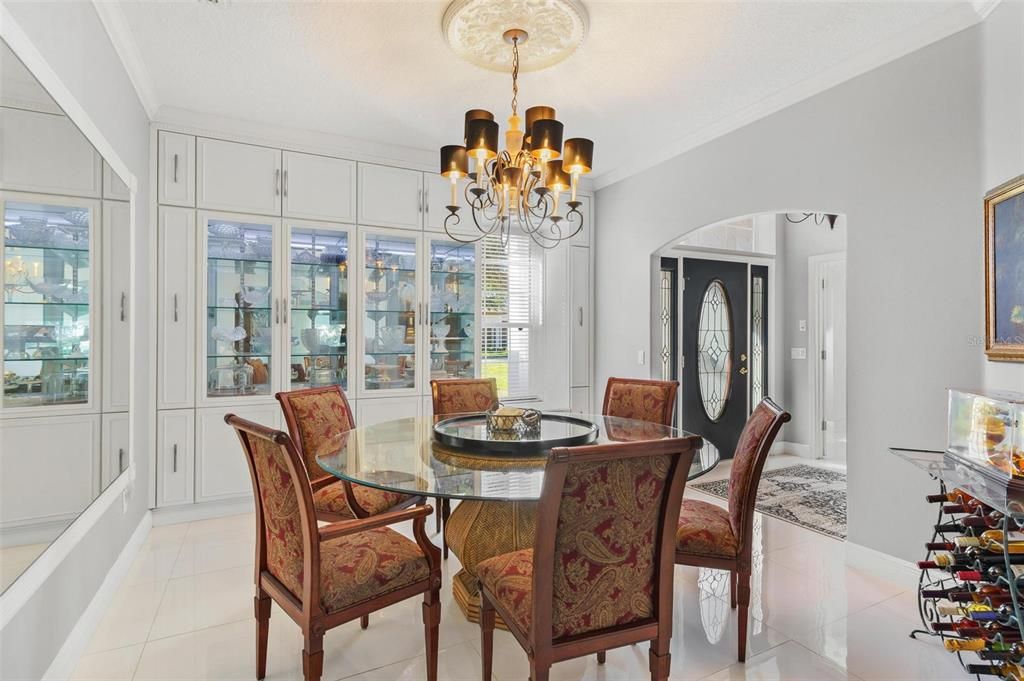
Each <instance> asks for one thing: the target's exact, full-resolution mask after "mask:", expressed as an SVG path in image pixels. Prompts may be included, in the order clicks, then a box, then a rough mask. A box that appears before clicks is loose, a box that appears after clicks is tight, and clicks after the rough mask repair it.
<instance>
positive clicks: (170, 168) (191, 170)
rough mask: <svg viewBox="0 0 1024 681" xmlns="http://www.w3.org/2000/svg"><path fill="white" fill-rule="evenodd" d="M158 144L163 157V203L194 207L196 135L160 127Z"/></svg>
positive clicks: (160, 185)
mask: <svg viewBox="0 0 1024 681" xmlns="http://www.w3.org/2000/svg"><path fill="white" fill-rule="evenodd" d="M157 144H158V146H159V157H160V160H159V166H160V167H159V169H158V172H159V175H160V177H159V178H158V181H159V183H160V184H159V191H158V193H159V195H160V203H166V204H170V205H172V206H190V207H191V206H195V205H196V138H195V137H193V136H192V135H182V134H180V133H176V132H164V131H162V130H161V131H160V132H159V133H158V135H157Z"/></svg>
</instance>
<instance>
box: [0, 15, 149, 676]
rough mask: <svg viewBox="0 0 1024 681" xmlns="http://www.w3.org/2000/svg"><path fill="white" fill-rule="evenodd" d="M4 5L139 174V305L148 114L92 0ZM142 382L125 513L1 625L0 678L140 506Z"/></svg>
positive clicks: (74, 612)
mask: <svg viewBox="0 0 1024 681" xmlns="http://www.w3.org/2000/svg"><path fill="white" fill-rule="evenodd" d="M5 7H7V9H8V10H9V11H10V12H11V14H12V15H13V16H14V19H15V21H16V22H17V24H18V25H19V26H20V27H21V29H22V30H24V31H25V32H26V33H27V34H28V36H29V38H30V39H31V41H32V43H33V44H34V45H35V47H36V48H37V49H38V50H39V51H40V52H41V53H42V55H43V57H44V58H45V59H46V61H47V63H48V64H49V66H50V67H51V68H52V69H53V70H54V71H55V72H56V73H57V75H58V76H59V77H60V79H61V81H62V82H63V84H64V85H65V86H67V87H68V89H69V90H70V91H71V93H72V95H73V96H74V98H75V99H76V100H77V101H78V103H79V104H80V105H82V107H83V108H84V109H85V110H86V111H87V112H88V115H89V116H90V118H91V119H92V120H93V122H94V123H95V124H96V125H97V126H98V127H99V129H100V131H101V133H102V134H103V136H104V137H105V138H106V140H107V141H108V142H109V143H110V144H111V145H112V146H113V147H114V149H115V150H116V152H117V154H118V155H119V156H120V157H121V158H122V159H123V160H124V162H125V163H127V164H128V166H129V168H130V169H131V172H133V173H134V174H135V176H136V178H137V179H138V182H139V191H138V194H137V197H136V206H137V208H136V225H135V227H136V243H135V257H136V263H138V265H139V267H138V269H137V271H136V276H135V281H134V296H135V299H136V301H138V302H139V303H140V309H142V310H144V309H145V307H146V304H145V301H148V299H149V289H148V281H147V279H148V278H147V277H146V271H147V270H146V266H145V263H146V262H147V259H148V252H149V217H148V206H149V194H148V190H149V119H148V117H147V116H146V113H145V110H144V109H143V108H142V105H141V104H140V103H139V100H138V98H137V96H136V94H135V90H134V88H133V87H132V84H131V82H130V80H129V78H128V75H127V73H126V72H125V70H124V67H123V66H122V64H121V61H120V58H119V57H118V56H117V53H116V52H115V51H114V48H113V46H112V45H111V43H110V39H109V38H108V36H107V33H106V30H105V29H104V28H103V25H102V24H101V23H100V21H99V17H98V16H97V15H96V11H95V9H94V7H93V5H92V3H89V2H79V3H56V4H54V3H7V4H5ZM149 328H150V322H149V319H148V316H147V315H145V314H140V315H136V316H135V318H134V320H133V333H134V334H135V337H136V342H137V346H138V352H137V354H136V363H135V365H134V366H133V367H132V368H133V370H134V371H135V372H138V373H137V375H139V376H143V377H146V376H147V375H148V374H147V372H148V366H149V355H148V348H149V347H150V345H151V342H150V341H151V337H150V335H149ZM140 385H141V388H142V390H141V391H139V394H136V395H135V400H136V401H135V403H134V404H133V405H132V409H133V410H134V411H135V413H136V414H137V415H138V416H139V417H140V418H136V420H135V424H136V429H135V433H134V440H133V450H134V451H133V456H134V459H135V464H136V466H137V476H136V482H135V487H134V494H133V496H132V498H131V500H130V501H129V506H128V509H127V511H126V512H122V509H121V504H120V503H117V504H115V505H114V506H113V507H112V508H111V509H110V510H109V511H108V512H107V513H105V514H104V515H103V516H102V517H101V519H100V520H99V521H98V522H97V523H96V524H95V525H94V526H93V527H92V529H91V530H90V531H89V532H88V534H87V535H86V536H85V537H84V538H83V539H82V541H81V542H80V543H79V544H78V546H77V547H76V548H75V549H74V550H73V551H72V552H71V553H70V554H69V555H68V557H67V558H66V559H65V560H64V561H63V562H62V563H61V565H60V566H59V567H58V568H57V570H56V571H55V572H54V573H53V574H52V575H51V576H50V578H49V579H48V580H47V581H46V583H45V584H44V585H43V587H42V588H41V589H40V590H39V591H38V592H37V593H36V595H35V596H34V597H33V598H32V599H31V600H30V601H29V602H28V603H26V604H25V606H24V607H23V608H22V609H21V610H20V611H19V613H18V614H17V615H16V616H15V617H14V619H12V620H11V621H10V623H8V625H7V626H6V627H5V628H4V629H3V631H0V650H2V651H3V655H2V656H0V678H3V679H5V680H6V679H10V680H11V681H14V680H15V679H32V680H35V679H39V678H42V675H43V673H44V672H45V671H46V669H47V668H48V667H49V666H50V663H51V662H52V660H53V658H54V656H55V655H56V654H57V652H58V651H59V650H60V647H61V646H62V645H63V643H64V640H65V639H66V637H67V635H68V634H69V633H70V631H71V629H72V628H73V627H74V625H75V624H76V623H77V621H78V618H79V616H80V615H81V614H82V612H83V611H84V610H85V608H86V607H87V606H88V604H89V602H90V601H91V600H92V598H93V596H94V594H95V593H96V590H97V589H98V588H99V586H100V584H102V582H103V579H104V578H105V577H106V575H107V572H108V571H109V570H110V567H111V565H112V564H113V562H114V561H115V560H116V558H117V556H118V554H119V553H120V552H121V550H122V549H123V548H124V546H125V543H126V542H127V540H128V538H129V537H130V536H131V534H132V532H133V531H134V530H135V528H136V527H137V526H138V524H139V522H140V520H141V519H142V517H143V516H144V515H145V513H146V511H147V508H148V506H149V504H148V498H147V496H148V487H147V483H146V481H147V480H148V479H149V475H150V473H149V462H150V461H151V459H152V451H151V450H152V442H153V441H154V435H153V431H152V428H153V425H152V421H151V420H150V419H149V418H148V415H150V414H153V413H155V405H154V403H153V391H152V388H151V386H152V385H153V383H152V380H151V379H150V380H143V381H142V382H141V384H140Z"/></svg>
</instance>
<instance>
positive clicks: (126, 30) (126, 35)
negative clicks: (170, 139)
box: [92, 0, 160, 120]
mask: <svg viewBox="0 0 1024 681" xmlns="http://www.w3.org/2000/svg"><path fill="white" fill-rule="evenodd" d="M92 4H93V7H95V8H96V14H97V15H99V18H100V23H102V24H103V28H104V29H106V31H107V35H108V36H109V37H110V42H111V44H112V45H113V46H114V51H115V52H117V56H118V57H120V58H121V63H122V64H123V65H124V70H125V71H127V72H128V78H129V80H131V82H132V86H133V87H134V88H135V93H136V94H137V95H138V96H139V101H140V102H141V103H142V108H143V109H145V110H146V115H147V116H149V119H150V120H153V116H155V115H156V112H157V111H158V110H159V109H160V100H159V98H158V97H157V96H156V89H155V88H154V87H153V81H152V79H151V78H150V76H149V71H148V70H147V69H146V63H145V62H144V61H143V60H142V53H141V52H140V51H139V46H138V44H137V43H136V42H135V37H134V36H133V35H132V31H131V28H130V27H129V26H128V19H127V18H125V16H124V12H123V11H122V10H121V5H120V4H118V3H117V2H110V1H109V0H93V3H92Z"/></svg>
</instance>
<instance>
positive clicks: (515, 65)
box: [512, 38, 519, 116]
mask: <svg viewBox="0 0 1024 681" xmlns="http://www.w3.org/2000/svg"><path fill="white" fill-rule="evenodd" d="M518 108H519V38H513V39H512V115H513V116H515V115H517V114H518V112H517V109H518Z"/></svg>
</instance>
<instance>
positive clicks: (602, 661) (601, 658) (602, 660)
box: [597, 650, 605, 664]
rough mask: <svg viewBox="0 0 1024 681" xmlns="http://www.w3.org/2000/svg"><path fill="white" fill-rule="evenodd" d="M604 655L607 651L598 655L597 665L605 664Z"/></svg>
mask: <svg viewBox="0 0 1024 681" xmlns="http://www.w3.org/2000/svg"><path fill="white" fill-rule="evenodd" d="M604 653H605V651H603V650H602V651H601V652H599V653H598V654H597V663H598V664H604V659H605V658H604Z"/></svg>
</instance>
